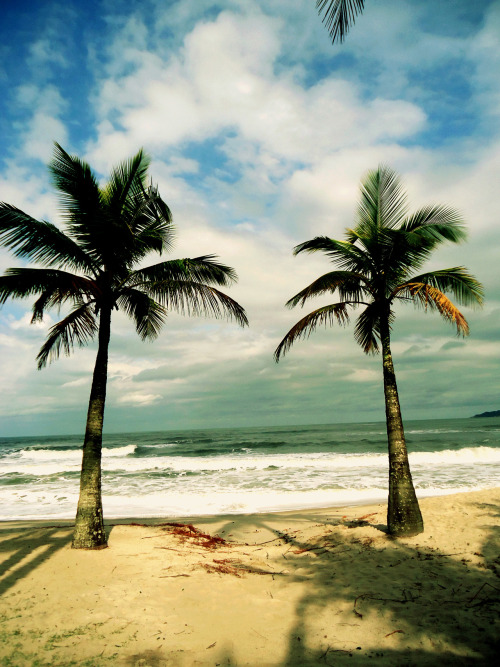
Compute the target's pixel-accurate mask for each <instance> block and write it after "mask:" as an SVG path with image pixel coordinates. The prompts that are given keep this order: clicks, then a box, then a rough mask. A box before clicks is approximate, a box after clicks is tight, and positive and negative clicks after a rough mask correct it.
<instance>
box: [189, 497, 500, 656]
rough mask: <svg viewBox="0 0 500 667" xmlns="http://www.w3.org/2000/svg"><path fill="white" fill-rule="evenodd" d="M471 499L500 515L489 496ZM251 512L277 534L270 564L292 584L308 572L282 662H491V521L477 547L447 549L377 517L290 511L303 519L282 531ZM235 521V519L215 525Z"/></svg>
mask: <svg viewBox="0 0 500 667" xmlns="http://www.w3.org/2000/svg"><path fill="white" fill-rule="evenodd" d="M476 507H477V508H479V509H480V510H483V511H484V512H485V513H487V514H489V515H490V516H491V515H492V514H493V513H494V514H495V515H496V516H499V515H500V508H499V506H498V505H494V506H493V505H492V504H487V503H483V504H477V505H476ZM232 519H234V517H233V518H232ZM248 520H249V517H246V518H245V520H244V521H245V522H246V528H248ZM251 520H252V525H255V531H256V533H258V534H262V533H263V532H267V535H270V536H271V540H269V542H272V541H273V540H272V535H275V537H276V538H279V539H280V540H281V541H282V544H283V549H282V555H281V556H279V557H278V561H279V562H276V561H275V563H274V564H273V568H274V569H278V568H279V565H280V564H281V566H282V567H286V570H287V581H289V583H290V585H291V586H293V584H294V582H298V581H302V582H304V581H305V580H307V581H308V585H307V594H306V595H303V597H302V598H300V599H299V601H298V603H297V604H296V609H295V621H294V624H293V627H292V628H291V631H290V632H289V637H288V649H287V654H286V657H285V659H284V660H283V661H282V662H281V663H280V665H282V666H283V667H285V666H286V667H299V666H300V667H309V666H311V667H312V666H313V665H314V666H317V665H319V666H321V665H327V666H328V665H330V666H333V665H342V664H350V665H364V664H368V663H370V664H385V665H388V664H391V665H398V667H399V666H403V665H408V666H413V665H415V666H420V665H429V666H433V667H434V666H436V665H485V666H486V665H488V666H490V665H493V664H496V661H497V658H498V651H499V649H500V642H499V618H500V581H499V575H500V555H499V537H500V528H499V527H498V526H490V525H488V526H484V527H483V528H484V530H485V534H486V535H487V539H486V541H485V542H484V544H483V545H482V546H481V550H480V552H474V551H472V547H465V548H464V549H465V550H464V551H462V552H460V553H450V554H447V553H442V552H440V551H439V550H438V549H436V548H433V547H432V546H431V545H432V540H428V541H426V542H424V544H422V542H421V543H420V544H415V541H412V540H397V541H396V540H393V539H392V538H391V537H390V536H388V535H387V534H386V533H385V526H384V527H382V526H381V525H373V524H370V523H369V521H366V520H364V519H362V520H360V521H359V520H358V521H356V520H354V521H346V520H345V519H342V518H333V519H325V517H324V516H323V517H322V518H319V519H318V517H313V516H311V515H310V514H304V515H301V514H300V513H293V521H294V522H295V525H297V522H301V521H302V522H303V523H302V524H299V525H302V526H303V527H304V528H303V529H302V528H301V529H298V530H290V531H289V532H288V533H286V534H284V533H281V532H280V531H279V530H278V529H277V528H276V527H273V524H272V521H271V517H270V516H269V517H267V516H266V515H261V516H260V517H259V516H255V517H252V519H251ZM463 520H464V521H466V520H467V518H466V517H463ZM197 523H198V525H200V523H205V524H206V523H210V520H207V521H202V522H197ZM314 526H316V527H317V531H316V533H317V536H316V537H315V536H314V530H312V528H314ZM242 527H243V526H242ZM325 529H326V530H325ZM238 530H239V527H238V520H237V519H236V520H228V522H227V524H225V525H224V526H223V529H222V531H218V532H219V533H221V532H222V533H224V532H228V531H231V533H233V534H236V535H237V534H238ZM311 530H312V534H311ZM256 541H257V543H258V539H257V540H256ZM467 548H468V551H467ZM270 565H271V562H270ZM220 657H221V658H222V657H223V656H220ZM221 664H238V662H237V661H236V662H231V661H229V662H227V661H222V662H221ZM269 664H273V665H276V663H275V662H273V663H269Z"/></svg>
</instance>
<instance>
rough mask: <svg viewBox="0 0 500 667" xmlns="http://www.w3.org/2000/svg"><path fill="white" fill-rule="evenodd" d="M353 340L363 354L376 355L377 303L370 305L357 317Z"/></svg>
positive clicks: (378, 337)
mask: <svg viewBox="0 0 500 667" xmlns="http://www.w3.org/2000/svg"><path fill="white" fill-rule="evenodd" d="M354 339H355V341H356V342H357V343H358V344H359V345H360V346H361V348H362V349H363V352H364V353H365V354H376V353H377V352H378V351H379V344H378V341H379V340H380V309H379V306H378V304H377V303H375V302H373V303H371V304H370V305H369V306H368V307H367V308H365V309H364V310H363V312H362V313H361V314H360V315H359V317H358V319H357V320H356V324H355V326H354Z"/></svg>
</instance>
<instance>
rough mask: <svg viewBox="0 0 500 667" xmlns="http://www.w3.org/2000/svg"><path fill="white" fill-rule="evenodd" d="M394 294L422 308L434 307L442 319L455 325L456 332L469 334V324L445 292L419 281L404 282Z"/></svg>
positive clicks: (464, 334)
mask: <svg viewBox="0 0 500 667" xmlns="http://www.w3.org/2000/svg"><path fill="white" fill-rule="evenodd" d="M395 296H398V297H403V298H404V296H407V297H410V298H411V299H412V300H413V301H415V302H417V303H419V304H420V305H422V306H423V307H424V308H428V307H429V308H435V309H436V310H437V311H438V312H439V313H440V315H442V317H444V319H446V320H448V321H449V322H452V323H453V324H454V325H455V326H456V327H457V334H462V335H463V336H468V335H469V325H468V323H467V320H466V319H465V317H464V316H463V314H462V313H461V312H460V311H459V310H458V308H457V307H456V306H455V304H454V303H453V302H452V301H450V299H449V298H448V297H447V296H446V294H444V293H443V292H441V290H438V289H437V288H436V287H432V286H431V285H427V284H426V283H420V282H415V283H406V284H404V285H402V286H401V287H400V288H398V289H397V290H396V291H395Z"/></svg>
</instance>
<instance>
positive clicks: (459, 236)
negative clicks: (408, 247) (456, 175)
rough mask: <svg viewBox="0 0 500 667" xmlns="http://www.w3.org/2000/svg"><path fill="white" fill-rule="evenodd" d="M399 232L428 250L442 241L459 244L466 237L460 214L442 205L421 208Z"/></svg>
mask: <svg viewBox="0 0 500 667" xmlns="http://www.w3.org/2000/svg"><path fill="white" fill-rule="evenodd" d="M401 230H402V231H403V232H406V233H407V234H408V235H409V236H410V237H413V238H414V243H416V244H417V243H420V244H424V245H425V247H426V248H429V249H430V250H432V249H433V248H434V247H435V246H436V245H438V244H439V243H442V242H443V241H450V242H451V243H460V242H461V241H463V240H465V238H466V237H467V232H466V230H465V223H464V220H463V218H462V216H461V214H460V213H459V212H458V211H457V210H455V209H453V208H451V207H449V206H444V205H429V206H424V207H422V208H421V209H419V210H418V211H416V212H415V213H413V215H411V216H410V217H409V218H408V219H407V220H406V221H405V222H404V224H403V225H402V226H401Z"/></svg>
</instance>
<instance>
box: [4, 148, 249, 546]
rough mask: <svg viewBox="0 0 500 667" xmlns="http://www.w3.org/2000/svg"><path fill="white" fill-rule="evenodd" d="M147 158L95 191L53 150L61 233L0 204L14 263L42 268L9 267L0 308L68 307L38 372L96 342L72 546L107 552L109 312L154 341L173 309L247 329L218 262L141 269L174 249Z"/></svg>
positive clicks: (40, 311)
mask: <svg viewBox="0 0 500 667" xmlns="http://www.w3.org/2000/svg"><path fill="white" fill-rule="evenodd" d="M148 166H149V158H148V157H147V156H146V155H145V154H144V153H143V151H142V150H140V151H139V152H138V153H137V155H135V156H134V157H133V158H132V159H130V160H129V161H126V162H124V163H122V164H120V165H119V166H118V167H116V168H115V169H114V170H113V171H112V172H111V175H110V178H109V181H108V182H107V184H106V185H104V186H102V187H101V186H100V185H99V184H98V182H97V180H96V177H95V175H94V174H93V173H92V170H91V169H90V167H89V165H88V164H87V163H86V162H84V161H82V160H80V159H79V158H77V157H74V156H70V155H68V153H66V152H65V151H64V150H63V149H62V148H61V147H60V146H59V145H58V144H56V148H55V153H54V159H53V161H52V162H51V164H50V166H49V169H50V171H51V174H52V178H53V182H54V185H55V187H56V188H57V190H58V191H59V195H60V202H61V208H62V212H63V216H64V222H65V224H66V228H67V232H63V231H61V230H60V229H59V228H58V227H57V226H55V225H53V224H51V223H49V222H45V221H39V220H35V219H34V218H32V217H30V216H29V215H27V214H26V213H24V212H23V211H21V210H19V209H17V208H15V207H14V206H11V205H9V204H5V203H2V204H0V240H2V241H3V243H4V245H5V246H7V247H8V248H10V249H11V250H13V251H14V254H15V255H16V256H17V257H20V258H23V259H27V260H32V261H35V262H39V263H40V264H42V265H43V268H13V269H8V270H7V271H6V273H5V274H4V275H3V276H2V277H0V304H3V303H5V301H6V300H7V299H8V298H9V297H13V298H24V297H31V296H35V295H36V297H37V298H36V301H35V303H34V305H33V317H32V322H37V321H40V320H41V319H42V318H43V315H44V312H45V311H46V310H47V309H49V308H52V307H58V308H60V307H61V306H64V305H69V307H70V308H69V313H68V314H67V315H65V316H64V317H63V318H62V319H61V320H60V321H59V322H58V323H57V324H55V325H54V326H53V327H52V328H51V329H50V330H49V333H48V336H47V339H46V341H45V343H44V344H43V346H42V348H41V349H40V352H39V353H38V356H37V360H38V368H39V369H41V368H43V367H44V366H45V365H46V364H47V362H48V361H49V362H50V361H53V360H54V359H56V358H57V357H58V356H59V354H60V353H61V351H63V352H65V353H66V354H67V355H69V354H70V352H71V351H72V349H73V346H74V345H75V343H76V344H78V345H80V346H82V345H85V344H87V343H88V342H89V341H91V340H93V339H94V338H96V337H97V339H98V350H97V357H96V362H95V368H94V374H93V379H92V387H91V391H90V400H89V408H88V416H87V425H86V431H85V438H84V443H83V460H82V472H81V478H80V497H79V501H78V509H77V514H76V523H75V530H74V535H73V547H74V548H85V549H100V548H104V547H106V546H107V542H106V534H105V530H104V525H103V515H102V502H101V450H102V429H103V418H104V404H105V399H106V384H107V368H108V347H109V342H110V333H111V315H112V313H113V311H114V310H122V311H124V312H125V313H126V314H127V315H128V316H129V317H130V318H131V319H132V320H133V322H134V324H135V327H136V330H137V333H138V334H139V336H140V337H141V338H142V339H143V340H148V339H149V340H151V339H154V338H156V337H157V336H158V334H159V332H160V330H161V327H162V325H163V324H164V322H165V319H166V317H167V314H168V312H169V311H170V310H175V311H178V312H180V313H185V314H188V315H201V314H208V315H212V316H215V317H221V316H225V317H227V318H230V319H234V320H235V321H236V322H238V323H239V324H240V325H242V326H244V325H246V324H248V321H247V318H246V315H245V311H244V310H243V308H242V307H241V306H240V305H239V304H238V303H236V301H234V300H233V299H231V298H230V297H228V296H227V295H225V294H224V293H222V292H220V291H219V290H218V289H216V287H214V286H227V285H230V284H231V283H232V282H234V281H235V280H236V274H235V272H234V271H233V269H231V268H230V267H228V266H224V265H223V264H221V263H219V262H218V261H217V259H216V257H215V256H213V255H205V256H203V257H195V258H194V259H178V260H169V261H162V262H160V263H158V264H154V265H152V266H148V267H143V266H142V265H141V262H142V260H143V259H144V258H145V257H146V256H147V255H148V254H149V253H151V252H155V253H159V254H161V253H162V252H163V251H165V250H170V248H171V246H172V242H173V237H174V234H173V233H174V228H173V224H172V215H171V212H170V210H169V208H168V206H167V205H166V204H165V202H164V201H163V200H162V199H161V197H160V195H159V193H158V189H157V188H156V187H155V186H153V185H152V184H148V182H147V171H148Z"/></svg>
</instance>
